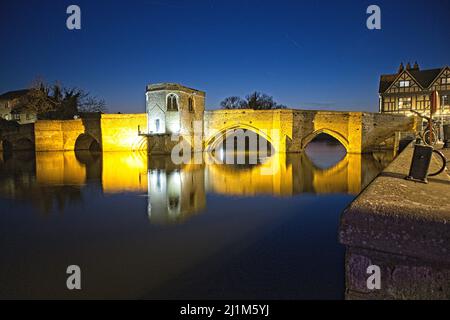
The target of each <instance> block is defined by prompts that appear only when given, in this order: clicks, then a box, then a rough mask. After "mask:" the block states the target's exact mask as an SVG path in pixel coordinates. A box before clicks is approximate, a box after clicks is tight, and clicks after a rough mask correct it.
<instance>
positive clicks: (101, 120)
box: [0, 83, 417, 154]
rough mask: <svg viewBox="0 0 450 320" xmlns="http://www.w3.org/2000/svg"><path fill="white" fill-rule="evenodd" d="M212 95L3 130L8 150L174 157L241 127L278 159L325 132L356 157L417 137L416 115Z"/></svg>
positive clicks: (154, 96)
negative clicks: (228, 101) (244, 102)
mask: <svg viewBox="0 0 450 320" xmlns="http://www.w3.org/2000/svg"><path fill="white" fill-rule="evenodd" d="M204 106H205V93H204V92H202V91H198V90H195V89H191V88H187V87H184V86H181V85H179V84H171V83H165V84H156V85H149V86H147V92H146V111H147V113H142V114H102V115H98V116H96V117H92V118H83V119H75V120H47V121H37V122H36V123H35V124H34V125H33V124H32V125H28V126H27V127H26V128H25V127H19V128H16V127H11V128H6V129H4V128H3V129H2V132H1V133H0V139H1V142H2V143H1V144H0V146H1V147H2V148H3V149H11V150H24V149H35V150H36V151H71V150H103V151H137V150H147V151H148V152H149V153H150V154H170V153H171V151H172V149H173V147H174V146H175V145H176V144H177V143H178V142H179V140H173V139H172V136H173V135H177V136H178V138H180V139H181V140H183V141H184V142H187V143H188V146H190V147H191V148H192V149H193V150H194V151H209V150H213V149H215V148H216V147H217V146H218V144H219V143H221V142H222V141H223V140H222V137H224V136H225V135H226V134H227V133H228V132H230V131H233V130H235V129H244V130H245V132H254V133H256V134H257V135H259V136H260V137H263V138H265V139H266V140H267V141H268V142H270V144H271V145H272V148H273V150H274V152H276V153H290V152H292V153H295V152H301V151H303V150H304V149H305V147H306V145H308V143H309V142H310V141H311V140H313V139H314V138H315V137H316V136H317V135H319V134H321V133H325V134H328V135H330V136H332V137H333V138H335V139H336V140H338V141H339V142H340V143H341V144H342V145H343V146H344V147H345V149H346V150H347V152H348V153H356V154H358V153H368V152H372V151H374V150H377V149H379V147H380V145H382V146H385V147H386V146H387V145H390V146H393V145H394V144H393V141H394V140H395V139H394V137H395V136H396V133H398V132H415V131H416V128H417V121H416V119H415V118H414V117H406V116H403V115H390V114H379V113H368V112H338V111H312V110H297V109H279V110H249V109H248V110H246V109H237V110H212V111H205V108H204Z"/></svg>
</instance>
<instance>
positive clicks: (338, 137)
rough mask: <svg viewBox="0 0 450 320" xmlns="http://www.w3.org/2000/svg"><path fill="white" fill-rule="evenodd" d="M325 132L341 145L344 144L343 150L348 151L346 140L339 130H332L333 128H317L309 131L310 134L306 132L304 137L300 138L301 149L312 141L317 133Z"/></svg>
mask: <svg viewBox="0 0 450 320" xmlns="http://www.w3.org/2000/svg"><path fill="white" fill-rule="evenodd" d="M322 133H323V134H327V135H329V136H331V137H333V138H335V139H336V140H337V141H339V142H340V143H341V144H342V146H344V148H345V150H346V151H347V152H348V149H349V143H348V140H347V139H346V138H345V137H344V136H343V135H342V134H340V133H339V132H337V131H334V130H330V129H325V128H323V129H319V130H316V131H314V132H311V133H310V134H308V135H307V136H306V137H304V138H303V140H302V149H305V148H306V146H307V145H308V144H309V143H310V142H311V141H312V140H314V138H315V137H317V136H318V135H319V134H322Z"/></svg>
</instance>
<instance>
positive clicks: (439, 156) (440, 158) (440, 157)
mask: <svg viewBox="0 0 450 320" xmlns="http://www.w3.org/2000/svg"><path fill="white" fill-rule="evenodd" d="M433 155H434V156H433V157H432V159H435V160H436V162H437V163H438V168H439V169H438V170H437V171H435V172H431V173H428V176H429V177H432V176H436V175H438V174H439V173H441V172H443V171H444V170H445V167H446V165H447V159H446V158H445V156H444V154H443V153H442V152H440V151H439V150H433Z"/></svg>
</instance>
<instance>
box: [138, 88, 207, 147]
mask: <svg viewBox="0 0 450 320" xmlns="http://www.w3.org/2000/svg"><path fill="white" fill-rule="evenodd" d="M171 94H173V95H175V96H176V97H177V104H178V111H171V110H168V109H167V97H168V96H169V95H171ZM190 98H191V99H192V101H193V109H192V110H190V109H189V99H190ZM204 110H205V94H204V93H203V92H201V91H198V90H194V89H190V88H187V87H183V86H180V85H177V84H161V85H151V86H149V90H148V91H147V92H146V111H147V113H148V128H149V132H148V133H150V134H152V133H153V134H169V135H171V134H180V135H181V136H182V137H183V139H184V140H185V141H188V142H189V143H190V144H191V145H193V136H194V126H195V121H199V124H200V131H203V130H202V123H203V112H204ZM157 119H159V123H160V125H159V130H156V125H155V123H156V121H157Z"/></svg>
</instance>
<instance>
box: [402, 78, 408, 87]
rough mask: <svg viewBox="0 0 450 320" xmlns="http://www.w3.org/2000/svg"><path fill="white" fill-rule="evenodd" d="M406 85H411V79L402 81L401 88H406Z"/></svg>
mask: <svg viewBox="0 0 450 320" xmlns="http://www.w3.org/2000/svg"><path fill="white" fill-rule="evenodd" d="M406 87H409V80H402V81H400V88H406Z"/></svg>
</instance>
